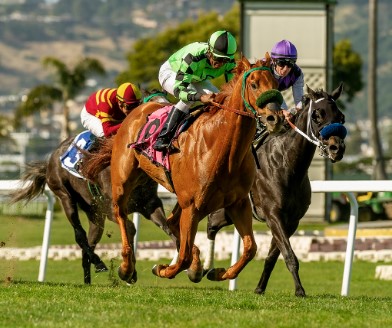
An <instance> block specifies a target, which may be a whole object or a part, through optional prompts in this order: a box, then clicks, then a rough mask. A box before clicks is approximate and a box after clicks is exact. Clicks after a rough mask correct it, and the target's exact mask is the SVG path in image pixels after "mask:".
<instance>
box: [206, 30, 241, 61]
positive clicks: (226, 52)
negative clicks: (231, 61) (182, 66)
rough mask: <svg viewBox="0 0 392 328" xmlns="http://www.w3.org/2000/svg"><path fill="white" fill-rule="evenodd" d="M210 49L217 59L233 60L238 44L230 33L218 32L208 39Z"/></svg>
mask: <svg viewBox="0 0 392 328" xmlns="http://www.w3.org/2000/svg"><path fill="white" fill-rule="evenodd" d="M208 48H209V50H210V51H211V52H212V54H213V55H214V56H215V57H227V58H233V57H234V54H235V52H236V51H237V42H236V40H235V38H234V36H233V35H232V34H231V33H230V32H228V31H216V32H214V33H212V35H211V36H210V38H209V39H208Z"/></svg>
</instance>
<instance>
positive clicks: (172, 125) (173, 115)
mask: <svg viewBox="0 0 392 328" xmlns="http://www.w3.org/2000/svg"><path fill="white" fill-rule="evenodd" d="M185 115H186V114H185V113H184V112H182V111H180V110H179V109H178V108H176V107H173V108H172V109H171V110H170V113H169V117H168V118H167V120H166V122H165V125H164V126H163V128H162V131H161V132H160V133H159V136H158V138H157V141H156V142H155V145H154V147H153V148H154V149H155V150H159V151H162V150H164V149H166V148H167V147H169V144H170V141H171V139H172V138H173V136H174V133H175V132H176V129H177V125H178V123H179V122H180V121H181V120H182V119H183V118H184V116H185Z"/></svg>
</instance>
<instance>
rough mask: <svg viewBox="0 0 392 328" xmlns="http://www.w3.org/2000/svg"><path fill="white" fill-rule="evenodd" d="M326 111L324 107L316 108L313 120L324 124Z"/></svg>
mask: <svg viewBox="0 0 392 328" xmlns="http://www.w3.org/2000/svg"><path fill="white" fill-rule="evenodd" d="M325 116H326V113H325V110H324V109H321V108H318V109H315V110H314V111H313V113H312V120H313V121H314V122H315V123H317V124H322V123H323V122H324V119H325Z"/></svg>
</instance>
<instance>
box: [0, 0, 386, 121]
mask: <svg viewBox="0 0 392 328" xmlns="http://www.w3.org/2000/svg"><path fill="white" fill-rule="evenodd" d="M236 3H237V1H235V0H209V1H197V2H196V1H187V0H161V1H159V2H157V1H155V0H143V1H140V0H132V1H129V0H110V1H89V0H60V1H53V0H52V1H44V0H25V1H23V0H0V80H1V84H0V97H1V96H3V97H2V99H4V97H6V96H9V95H21V94H22V93H23V92H24V90H25V89H30V88H31V87H33V86H35V85H37V84H40V83H42V82H44V81H45V79H46V78H47V75H48V71H46V70H44V69H43V67H42V64H41V60H42V58H43V57H45V56H55V57H58V58H60V59H62V60H63V61H66V62H69V63H73V62H76V61H77V60H78V59H80V58H81V57H83V56H90V57H95V58H97V59H99V60H100V61H102V63H103V64H104V66H105V68H106V70H107V71H108V75H107V76H106V78H104V79H102V80H98V83H99V84H101V85H104V86H110V85H114V78H115V77H116V76H117V75H118V74H119V73H120V72H121V71H122V70H124V69H125V68H126V65H127V61H126V57H125V56H126V52H128V51H130V50H131V49H132V45H133V43H134V42H135V40H137V39H139V38H141V37H148V36H153V35H155V34H156V33H159V32H161V31H162V30H164V29H165V28H167V27H170V26H171V27H172V26H175V25H176V24H178V23H179V22H182V21H184V20H186V19H194V18H196V17H198V15H199V14H200V9H198V8H203V11H211V10H213V11H217V12H219V13H222V14H223V13H225V12H227V11H228V10H229V9H230V8H231V7H232V6H233V5H234V4H236ZM196 7H197V8H196ZM391 8H392V4H391V2H390V1H389V0H379V25H378V26H379V28H378V31H379V55H378V88H379V93H378V101H379V113H380V116H383V115H385V116H389V113H390V111H391V105H390V104H391V103H392V93H391V92H390V90H389V89H390V86H391V85H392V59H391V58H392V57H391V55H390V52H391V50H392V38H391V35H392V27H391V22H390V17H391V14H392V12H391ZM367 19H368V1H367V0H340V1H339V2H338V5H337V6H336V10H335V41H338V40H340V39H344V38H347V39H349V40H350V41H351V43H352V45H353V48H354V50H355V51H357V52H358V53H359V54H360V55H361V57H362V59H363V62H364V66H363V79H364V82H365V85H366V77H367V55H368V50H367V49H368V37H367V35H368V30H367V29H368V24H367V23H368V22H367ZM304 37H306V36H304ZM91 87H92V88H94V87H96V86H94V85H92V86H91ZM366 98H367V97H366V89H365V90H364V91H363V92H362V93H361V94H359V95H358V96H357V97H356V99H355V100H354V102H353V104H351V105H348V106H347V110H348V111H350V115H349V117H350V120H357V119H360V118H366V117H367V109H366V104H367V100H366Z"/></svg>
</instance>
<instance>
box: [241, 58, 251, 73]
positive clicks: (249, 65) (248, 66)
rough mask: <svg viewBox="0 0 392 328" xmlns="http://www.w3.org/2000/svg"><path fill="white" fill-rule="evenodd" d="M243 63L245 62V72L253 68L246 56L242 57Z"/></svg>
mask: <svg viewBox="0 0 392 328" xmlns="http://www.w3.org/2000/svg"><path fill="white" fill-rule="evenodd" d="M242 62H243V64H244V66H245V70H249V69H250V67H251V63H250V61H249V60H248V58H246V57H245V56H243V57H242Z"/></svg>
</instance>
